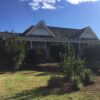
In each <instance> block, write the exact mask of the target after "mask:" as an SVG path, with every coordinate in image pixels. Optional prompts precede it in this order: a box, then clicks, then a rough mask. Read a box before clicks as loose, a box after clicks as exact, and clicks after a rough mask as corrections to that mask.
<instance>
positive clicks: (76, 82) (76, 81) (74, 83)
mask: <svg viewBox="0 0 100 100" xmlns="http://www.w3.org/2000/svg"><path fill="white" fill-rule="evenodd" d="M70 83H71V88H72V89H73V90H79V89H80V88H81V86H82V83H81V81H80V77H79V76H73V77H72V78H71V80H70Z"/></svg>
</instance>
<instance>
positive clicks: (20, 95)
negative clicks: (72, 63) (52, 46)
mask: <svg viewBox="0 0 100 100" xmlns="http://www.w3.org/2000/svg"><path fill="white" fill-rule="evenodd" d="M52 74H55V73H54V72H53V71H50V72H49V71H47V70H42V71H40V70H38V71H35V70H27V71H18V72H15V73H10V72H6V73H1V74H0V100H100V76H96V77H95V84H93V85H90V86H88V87H85V88H82V89H81V90H80V91H78V92H72V93H67V92H66V93H61V91H60V90H59V89H48V88H46V86H47V82H48V79H49V78H50V76H51V75H52Z"/></svg>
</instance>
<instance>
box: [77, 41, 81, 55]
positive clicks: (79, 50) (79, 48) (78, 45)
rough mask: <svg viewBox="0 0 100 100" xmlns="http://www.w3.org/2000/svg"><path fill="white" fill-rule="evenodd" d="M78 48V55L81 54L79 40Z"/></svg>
mask: <svg viewBox="0 0 100 100" xmlns="http://www.w3.org/2000/svg"><path fill="white" fill-rule="evenodd" d="M78 49H79V56H80V55H81V46H80V42H79V44H78Z"/></svg>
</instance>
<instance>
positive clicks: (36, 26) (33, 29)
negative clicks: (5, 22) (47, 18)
mask: <svg viewBox="0 0 100 100" xmlns="http://www.w3.org/2000/svg"><path fill="white" fill-rule="evenodd" d="M40 24H43V26H44V28H45V29H46V30H47V31H48V33H50V35H51V36H53V37H56V36H55V35H54V34H53V33H52V32H51V30H50V29H49V28H48V27H47V26H46V25H45V22H43V21H40V22H39V23H38V24H37V25H35V27H34V28H32V29H31V30H30V31H29V32H28V33H27V34H26V36H28V35H29V34H30V33H32V32H34V31H35V30H36V29H37V28H38V26H39V25H40Z"/></svg>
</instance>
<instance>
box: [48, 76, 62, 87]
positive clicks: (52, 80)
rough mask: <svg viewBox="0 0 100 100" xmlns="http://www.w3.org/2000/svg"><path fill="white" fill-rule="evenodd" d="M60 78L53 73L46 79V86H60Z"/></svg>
mask: <svg viewBox="0 0 100 100" xmlns="http://www.w3.org/2000/svg"><path fill="white" fill-rule="evenodd" d="M62 83H63V82H62V78H61V77H60V76H58V75H53V76H51V78H50V79H49V80H48V87H49V88H57V87H61V86H62Z"/></svg>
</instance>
